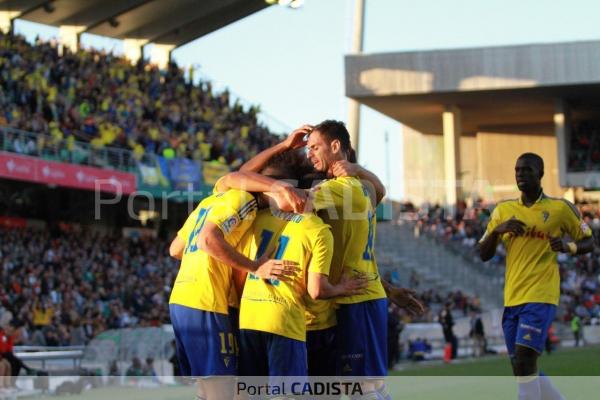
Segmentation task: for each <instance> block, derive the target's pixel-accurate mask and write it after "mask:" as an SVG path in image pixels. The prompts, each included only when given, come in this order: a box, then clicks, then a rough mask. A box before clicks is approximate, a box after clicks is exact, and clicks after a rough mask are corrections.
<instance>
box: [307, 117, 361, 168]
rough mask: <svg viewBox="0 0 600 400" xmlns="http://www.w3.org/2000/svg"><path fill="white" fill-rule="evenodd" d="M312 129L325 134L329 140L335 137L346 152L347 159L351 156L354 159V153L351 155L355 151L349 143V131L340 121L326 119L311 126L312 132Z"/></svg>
mask: <svg viewBox="0 0 600 400" xmlns="http://www.w3.org/2000/svg"><path fill="white" fill-rule="evenodd" d="M314 131H319V133H320V134H321V135H323V136H325V137H326V138H327V140H328V141H329V142H332V141H333V140H336V139H337V140H339V141H340V145H341V147H342V151H343V152H344V153H345V154H346V157H347V158H348V159H350V158H351V157H353V158H354V160H356V155H354V156H353V154H355V153H354V150H353V149H352V146H351V144H350V133H348V129H346V125H345V124H344V123H343V122H342V121H336V120H333V119H327V120H325V121H323V122H321V123H320V124H318V125H316V126H315V127H314V128H313V132H314Z"/></svg>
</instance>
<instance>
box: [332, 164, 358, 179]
mask: <svg viewBox="0 0 600 400" xmlns="http://www.w3.org/2000/svg"><path fill="white" fill-rule="evenodd" d="M359 169H360V166H359V165H358V164H354V163H351V162H350V161H346V160H340V161H336V162H334V163H333V169H332V171H331V172H332V173H333V176H335V177H336V178H339V177H340V176H358V171H359Z"/></svg>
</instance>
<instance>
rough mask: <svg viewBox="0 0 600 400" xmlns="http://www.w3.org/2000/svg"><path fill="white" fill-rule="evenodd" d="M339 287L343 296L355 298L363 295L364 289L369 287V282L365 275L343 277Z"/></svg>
mask: <svg viewBox="0 0 600 400" xmlns="http://www.w3.org/2000/svg"><path fill="white" fill-rule="evenodd" d="M338 285H339V286H340V288H341V290H342V293H341V295H342V296H354V295H357V294H362V293H363V292H364V289H366V287H367V286H368V285H369V281H368V280H367V277H366V276H365V274H356V275H354V276H349V275H342V279H340V283H338Z"/></svg>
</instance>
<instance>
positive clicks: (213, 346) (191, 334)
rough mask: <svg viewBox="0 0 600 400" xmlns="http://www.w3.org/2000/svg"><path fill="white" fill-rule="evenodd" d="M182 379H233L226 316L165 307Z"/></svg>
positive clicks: (234, 357)
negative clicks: (167, 310)
mask: <svg viewBox="0 0 600 400" xmlns="http://www.w3.org/2000/svg"><path fill="white" fill-rule="evenodd" d="M169 311H170V314H171V323H172V324H173V330H174V331H175V343H176V346H177V359H178V361H179V366H180V368H181V375H182V376H193V377H207V376H234V375H236V372H237V342H236V337H235V336H234V333H233V329H232V327H231V324H230V322H229V316H228V315H226V314H219V313H215V312H209V311H202V310H198V309H195V308H190V307H185V306H182V305H179V304H169Z"/></svg>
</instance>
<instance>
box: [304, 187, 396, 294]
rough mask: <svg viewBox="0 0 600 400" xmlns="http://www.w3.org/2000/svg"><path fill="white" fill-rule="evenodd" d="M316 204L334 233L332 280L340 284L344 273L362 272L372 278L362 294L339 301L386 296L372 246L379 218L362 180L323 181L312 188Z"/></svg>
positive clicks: (314, 203)
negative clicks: (314, 188)
mask: <svg viewBox="0 0 600 400" xmlns="http://www.w3.org/2000/svg"><path fill="white" fill-rule="evenodd" d="M313 205H314V207H315V209H317V210H319V212H318V215H319V216H320V217H321V218H322V219H323V221H324V222H325V223H326V224H328V225H330V226H331V231H332V233H333V238H334V253H333V258H332V262H331V275H330V281H331V283H333V284H337V283H338V282H339V281H340V279H341V276H342V274H343V273H344V274H349V275H354V274H357V273H362V274H364V275H365V276H366V278H367V279H368V281H369V285H368V287H367V288H366V289H365V290H364V292H363V293H362V294H360V295H355V296H347V297H343V298H340V299H337V302H338V303H344V304H352V303H358V302H362V301H368V300H375V299H380V298H384V297H385V291H384V289H383V286H382V285H381V282H380V279H379V271H378V268H377V262H376V260H375V252H374V249H373V246H374V243H375V236H376V227H377V218H376V216H375V210H374V208H373V206H372V204H371V199H370V196H369V193H368V191H367V190H366V189H365V187H364V186H363V185H362V183H361V182H360V180H359V179H357V178H354V177H342V178H335V179H329V180H327V181H325V182H323V183H322V184H320V185H319V186H318V187H317V188H316V190H314V192H313Z"/></svg>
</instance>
